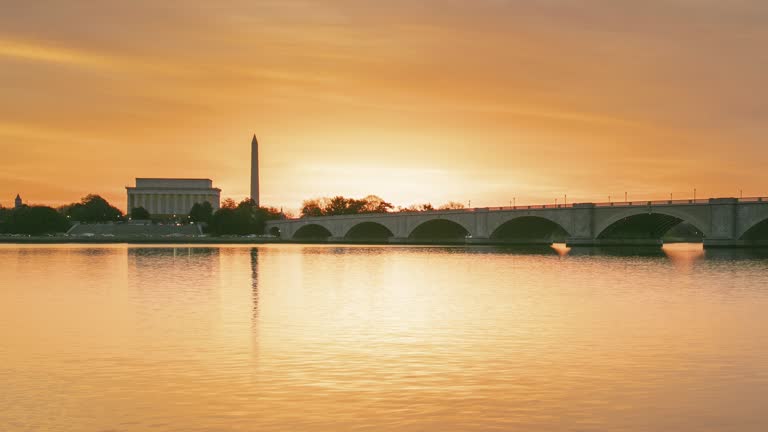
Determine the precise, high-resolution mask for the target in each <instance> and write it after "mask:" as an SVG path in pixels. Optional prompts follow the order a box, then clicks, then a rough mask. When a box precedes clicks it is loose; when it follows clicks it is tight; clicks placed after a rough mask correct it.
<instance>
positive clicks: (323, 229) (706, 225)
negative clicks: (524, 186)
mask: <svg viewBox="0 0 768 432" xmlns="http://www.w3.org/2000/svg"><path fill="white" fill-rule="evenodd" d="M680 224H685V225H686V226H688V227H691V230H692V232H695V233H696V235H697V236H700V238H701V239H702V241H703V243H704V246H705V247H756V246H768V198H741V199H737V198H711V199H707V200H682V201H645V202H628V203H599V204H594V203H577V204H569V205H557V206H524V207H520V206H518V207H495V208H474V209H464V210H447V211H430V212H412V213H383V214H382V213H378V214H360V215H343V216H327V217H311V218H299V219H285V220H277V221H270V222H268V223H267V230H268V232H270V233H272V234H274V235H279V236H280V238H281V239H283V240H284V241H289V242H291V241H292V242H301V243H313V242H320V243H366V244H376V243H381V244H507V245H550V244H553V243H558V242H563V243H566V244H568V245H569V246H660V245H662V244H663V243H664V240H663V239H664V236H665V235H666V234H667V233H669V232H670V230H672V229H673V228H675V227H678V226H679V225H680Z"/></svg>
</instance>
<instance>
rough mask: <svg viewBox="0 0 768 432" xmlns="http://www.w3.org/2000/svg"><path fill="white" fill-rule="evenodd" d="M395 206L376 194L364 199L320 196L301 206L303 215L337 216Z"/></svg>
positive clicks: (386, 209) (389, 208) (375, 211)
mask: <svg viewBox="0 0 768 432" xmlns="http://www.w3.org/2000/svg"><path fill="white" fill-rule="evenodd" d="M393 208H394V206H393V205H392V204H390V203H388V202H386V201H384V200H383V199H381V198H379V197H377V196H376V195H369V196H367V197H365V198H362V199H354V198H346V197H343V196H335V197H333V198H318V199H311V200H306V201H304V203H303V205H302V208H301V216H302V217H312V216H335V215H349V214H362V213H386V212H388V211H390V210H392V209H393Z"/></svg>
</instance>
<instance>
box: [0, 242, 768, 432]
mask: <svg viewBox="0 0 768 432" xmlns="http://www.w3.org/2000/svg"><path fill="white" fill-rule="evenodd" d="M0 269H1V270H0V386H1V387H2V388H1V391H0V430H2V431H57V432H59V431H78V432H79V431H152V430H155V431H353V430H354V431H492V430H503V431H510V430H516V431H696V432H701V431H740V432H743V431H765V430H768V415H766V407H768V402H766V397H768V258H766V255H765V254H759V253H756V252H738V251H736V252H732V251H719V252H718V251H715V252H711V251H706V252H705V251H703V250H702V249H701V246H700V245H672V246H666V247H665V248H664V249H663V250H652V249H651V250H624V249H621V250H617V249H614V250H604V251H597V250H592V249H585V250H581V249H574V250H570V251H569V250H568V249H566V248H564V247H555V248H543V249H500V248H492V247H475V248H467V247H453V248H451V247H392V246H381V247H365V246H350V247H338V246H324V245H323V246H302V245H269V246H263V247H262V246H260V247H257V248H251V247H246V246H221V247H144V246H141V247H134V246H125V245H114V246H96V247H92V246H77V245H61V246H13V245H3V246H0Z"/></svg>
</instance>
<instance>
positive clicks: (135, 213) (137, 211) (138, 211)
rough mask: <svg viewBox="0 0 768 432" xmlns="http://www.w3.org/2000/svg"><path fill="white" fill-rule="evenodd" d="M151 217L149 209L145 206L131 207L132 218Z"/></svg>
mask: <svg viewBox="0 0 768 432" xmlns="http://www.w3.org/2000/svg"><path fill="white" fill-rule="evenodd" d="M150 217H151V216H150V214H149V210H147V209H145V208H144V207H135V208H132V209H131V219H138V220H146V219H149V218H150Z"/></svg>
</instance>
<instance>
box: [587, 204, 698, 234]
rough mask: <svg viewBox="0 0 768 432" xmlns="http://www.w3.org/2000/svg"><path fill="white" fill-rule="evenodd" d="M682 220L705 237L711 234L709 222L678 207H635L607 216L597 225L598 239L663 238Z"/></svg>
mask: <svg viewBox="0 0 768 432" xmlns="http://www.w3.org/2000/svg"><path fill="white" fill-rule="evenodd" d="M682 222H687V223H689V224H691V225H693V226H694V227H695V228H696V229H697V230H698V231H699V232H701V233H702V235H703V237H707V236H708V235H709V232H708V228H709V226H708V224H705V223H704V221H702V220H700V219H699V218H697V217H696V216H695V215H692V214H688V213H686V212H684V211H679V210H677V209H672V208H665V209H663V210H661V211H659V210H657V209H654V208H650V209H649V208H645V209H641V208H634V209H630V210H627V211H625V212H620V213H618V214H616V215H614V216H612V217H610V218H607V219H606V220H605V221H603V222H602V223H601V224H599V225H598V226H596V227H595V233H596V238H598V239H654V240H659V239H661V238H662V237H663V236H664V234H666V233H667V232H668V231H669V230H670V229H672V228H673V227H675V226H677V225H678V224H680V223H682Z"/></svg>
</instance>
